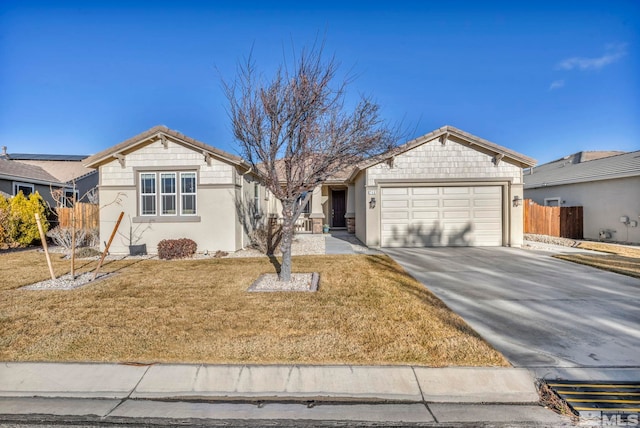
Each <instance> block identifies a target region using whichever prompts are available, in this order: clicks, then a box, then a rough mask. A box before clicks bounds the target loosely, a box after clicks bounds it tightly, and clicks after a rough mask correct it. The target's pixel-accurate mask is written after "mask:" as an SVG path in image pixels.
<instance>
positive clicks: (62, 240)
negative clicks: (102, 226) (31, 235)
mask: <svg viewBox="0 0 640 428" xmlns="http://www.w3.org/2000/svg"><path fill="white" fill-rule="evenodd" d="M72 232H73V228H71V227H61V226H58V227H56V228H53V229H51V230H50V231H49V232H47V236H48V237H49V238H51V240H52V241H53V243H54V244H56V245H58V246H60V247H62V248H65V249H67V250H69V249H71V234H72ZM98 243H99V237H98V229H97V228H92V229H76V248H77V247H96V246H98Z"/></svg>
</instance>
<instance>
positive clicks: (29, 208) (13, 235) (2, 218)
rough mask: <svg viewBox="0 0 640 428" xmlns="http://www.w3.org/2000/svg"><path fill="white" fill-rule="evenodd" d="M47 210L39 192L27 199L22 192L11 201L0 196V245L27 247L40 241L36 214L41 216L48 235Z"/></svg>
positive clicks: (44, 229) (43, 227)
mask: <svg viewBox="0 0 640 428" xmlns="http://www.w3.org/2000/svg"><path fill="white" fill-rule="evenodd" d="M46 212H47V209H46V206H45V203H44V200H43V199H42V197H41V196H40V195H39V194H38V192H35V193H32V194H31V195H29V197H28V198H27V197H25V196H24V195H23V194H22V192H20V193H18V194H17V195H16V196H13V197H11V198H9V199H6V198H4V197H2V196H0V243H1V244H4V245H8V246H16V245H17V246H27V245H30V244H31V243H33V241H37V240H40V232H39V231H38V224H37V223H36V218H35V214H36V213H37V214H40V221H41V223H42V229H43V231H44V232H45V233H46V232H47V230H48V229H49V222H48V221H47V215H46Z"/></svg>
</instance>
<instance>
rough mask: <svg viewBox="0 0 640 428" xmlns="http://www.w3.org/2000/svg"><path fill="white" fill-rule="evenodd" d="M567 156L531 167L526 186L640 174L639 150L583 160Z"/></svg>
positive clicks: (525, 181)
mask: <svg viewBox="0 0 640 428" xmlns="http://www.w3.org/2000/svg"><path fill="white" fill-rule="evenodd" d="M571 156H572V155H570V156H569V157H571ZM569 157H567V158H569ZM564 159H565V158H563V159H560V160H559V161H553V162H549V163H547V164H544V165H540V166H539V167H536V168H532V169H531V170H529V171H528V173H526V174H525V175H524V188H525V189H535V188H538V187H548V186H559V185H563V184H573V183H584V182H589V181H598V180H609V179H613V178H624V177H635V176H640V151H636V152H629V153H622V154H617V155H613V156H607V157H603V158H599V159H593V160H588V161H583V162H580V163H573V162H572V161H569V160H567V161H564Z"/></svg>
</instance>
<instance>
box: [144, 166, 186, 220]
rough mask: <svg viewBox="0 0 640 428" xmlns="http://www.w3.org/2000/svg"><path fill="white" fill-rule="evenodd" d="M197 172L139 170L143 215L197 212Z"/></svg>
mask: <svg viewBox="0 0 640 428" xmlns="http://www.w3.org/2000/svg"><path fill="white" fill-rule="evenodd" d="M196 183H197V175H196V173H195V172H193V171H184V172H177V171H175V172H174V171H167V172H165V171H162V172H141V173H140V187H139V190H138V192H139V196H140V205H139V212H140V215H141V216H157V215H160V216H194V215H196V214H197V209H196V206H197V184H196Z"/></svg>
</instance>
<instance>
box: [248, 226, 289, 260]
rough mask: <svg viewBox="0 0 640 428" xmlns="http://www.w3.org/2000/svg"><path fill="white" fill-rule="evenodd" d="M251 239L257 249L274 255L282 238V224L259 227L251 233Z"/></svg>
mask: <svg viewBox="0 0 640 428" xmlns="http://www.w3.org/2000/svg"><path fill="white" fill-rule="evenodd" d="M249 239H250V240H251V245H253V247H254V248H255V249H257V250H258V251H260V252H261V253H263V254H266V255H268V256H272V255H273V254H274V253H275V252H276V250H277V249H278V245H280V241H281V240H282V225H274V226H261V227H258V228H256V229H255V230H253V231H252V232H251V233H249Z"/></svg>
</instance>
